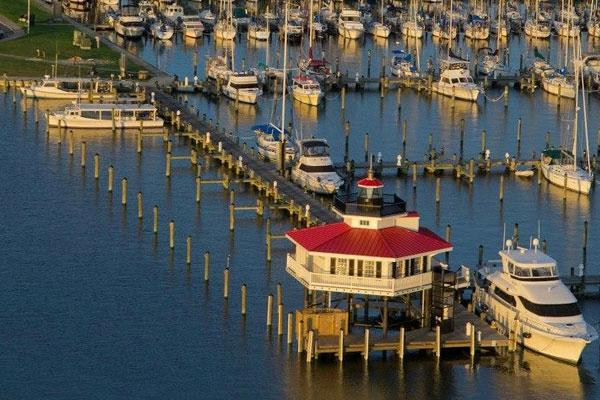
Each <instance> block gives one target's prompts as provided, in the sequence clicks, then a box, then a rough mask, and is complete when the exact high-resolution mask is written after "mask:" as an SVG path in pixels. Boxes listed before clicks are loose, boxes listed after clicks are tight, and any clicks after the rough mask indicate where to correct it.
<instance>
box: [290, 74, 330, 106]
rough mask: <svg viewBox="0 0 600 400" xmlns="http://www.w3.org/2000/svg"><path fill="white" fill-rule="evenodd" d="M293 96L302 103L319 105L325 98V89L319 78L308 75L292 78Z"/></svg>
mask: <svg viewBox="0 0 600 400" xmlns="http://www.w3.org/2000/svg"><path fill="white" fill-rule="evenodd" d="M292 97H293V98H294V100H296V101H299V102H300V103H304V104H309V105H311V106H318V105H319V103H320V102H321V99H322V98H323V91H322V90H321V86H320V85H319V82H317V80H315V79H312V78H310V77H308V76H296V77H294V78H292Z"/></svg>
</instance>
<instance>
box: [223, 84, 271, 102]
mask: <svg viewBox="0 0 600 400" xmlns="http://www.w3.org/2000/svg"><path fill="white" fill-rule="evenodd" d="M223 94H224V95H225V96H226V97H228V98H229V99H231V100H236V101H239V102H240V103H246V104H256V102H257V101H258V96H260V95H261V94H262V93H261V92H260V91H247V90H237V89H234V88H230V87H227V86H226V87H224V88H223Z"/></svg>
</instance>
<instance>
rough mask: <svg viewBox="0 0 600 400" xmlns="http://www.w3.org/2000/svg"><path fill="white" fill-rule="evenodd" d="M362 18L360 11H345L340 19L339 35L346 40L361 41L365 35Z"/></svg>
mask: <svg viewBox="0 0 600 400" xmlns="http://www.w3.org/2000/svg"><path fill="white" fill-rule="evenodd" d="M360 17H361V16H360V11H357V10H352V9H349V8H345V9H343V10H342V11H341V12H340V16H339V18H338V33H339V34H340V35H341V36H342V37H344V38H346V39H360V38H361V37H362V36H363V34H364V33H365V27H364V26H363V24H362V22H360Z"/></svg>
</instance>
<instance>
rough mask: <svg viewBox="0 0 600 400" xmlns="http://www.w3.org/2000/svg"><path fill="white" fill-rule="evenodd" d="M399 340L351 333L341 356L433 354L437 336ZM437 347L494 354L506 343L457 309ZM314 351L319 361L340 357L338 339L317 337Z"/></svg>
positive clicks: (423, 331)
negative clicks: (471, 328)
mask: <svg viewBox="0 0 600 400" xmlns="http://www.w3.org/2000/svg"><path fill="white" fill-rule="evenodd" d="M467 323H470V324H471V325H472V326H474V332H475V335H476V336H477V338H476V340H474V341H472V338H471V336H470V335H467V333H466V325H467ZM355 330H356V328H355ZM479 332H481V334H479ZM479 335H480V336H479ZM400 336H401V335H400V334H399V333H397V332H394V333H388V335H387V336H385V337H384V336H383V335H382V334H381V333H379V332H378V333H374V334H373V335H370V337H369V340H368V341H367V340H365V334H364V333H350V334H348V335H346V336H345V337H344V340H343V343H342V346H341V347H342V348H343V352H344V353H361V354H363V356H365V353H368V352H371V351H392V352H396V353H398V354H399V355H403V354H404V350H432V351H434V352H435V351H436V348H437V346H438V343H437V340H436V332H435V331H433V330H431V329H430V328H429V327H425V328H419V329H415V330H411V331H407V332H406V333H405V336H404V343H402V342H403V341H402V339H401V337H400ZM402 346H404V348H402ZM439 346H440V349H441V350H443V349H450V348H452V349H466V350H470V351H472V350H474V349H472V347H473V346H475V347H476V348H480V349H482V348H484V349H490V350H496V349H502V348H508V347H509V339H508V338H506V337H505V336H502V335H500V334H499V333H498V332H496V330H495V329H493V328H492V327H490V326H489V325H488V324H486V323H485V322H483V321H481V320H480V319H479V318H477V316H476V315H474V314H472V313H470V312H467V310H465V309H464V308H463V307H457V308H456V309H455V318H454V330H453V331H452V332H450V333H447V334H442V335H441V336H440V343H439ZM308 348H310V346H308ZM313 349H314V350H313V351H314V357H315V358H318V356H319V354H327V353H329V354H337V355H338V357H339V352H340V338H339V337H338V336H317V337H316V338H315V343H314V348H313ZM437 356H440V355H439V354H438V355H437ZM367 357H368V355H367Z"/></svg>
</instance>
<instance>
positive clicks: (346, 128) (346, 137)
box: [344, 121, 350, 164]
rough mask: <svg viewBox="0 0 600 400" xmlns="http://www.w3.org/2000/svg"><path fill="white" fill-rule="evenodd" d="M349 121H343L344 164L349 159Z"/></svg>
mask: <svg viewBox="0 0 600 400" xmlns="http://www.w3.org/2000/svg"><path fill="white" fill-rule="evenodd" d="M349 142H350V121H346V123H344V164H346V163H347V162H348V160H349V154H348V153H349V151H350V144H349Z"/></svg>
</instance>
